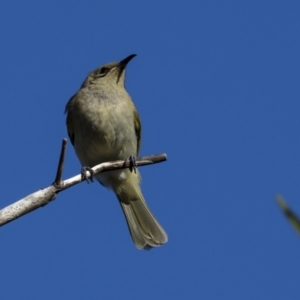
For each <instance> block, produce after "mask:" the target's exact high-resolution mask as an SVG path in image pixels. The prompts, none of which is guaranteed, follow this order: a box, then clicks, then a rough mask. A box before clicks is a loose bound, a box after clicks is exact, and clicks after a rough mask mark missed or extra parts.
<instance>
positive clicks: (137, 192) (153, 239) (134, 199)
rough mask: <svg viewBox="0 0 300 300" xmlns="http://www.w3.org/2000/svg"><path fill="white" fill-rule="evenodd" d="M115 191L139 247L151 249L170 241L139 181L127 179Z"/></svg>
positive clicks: (132, 235)
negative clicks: (151, 208) (150, 206)
mask: <svg viewBox="0 0 300 300" xmlns="http://www.w3.org/2000/svg"><path fill="white" fill-rule="evenodd" d="M115 193H116V195H117V197H118V199H119V201H120V204H121V207H122V209H123V212H124V215H125V217H126V221H127V225H128V228H129V231H130V234H131V237H132V239H133V242H134V243H135V245H136V247H137V248H139V249H151V248H152V247H158V246H161V245H163V244H165V243H166V242H167V241H168V236H167V234H166V232H165V231H164V229H163V228H162V226H161V225H160V224H159V223H158V222H157V220H156V219H155V218H154V216H153V215H152V213H151V211H150V209H149V208H148V206H147V203H146V201H145V199H144V197H143V195H142V192H141V189H140V187H139V184H138V182H132V181H131V180H130V181H127V182H126V183H124V184H123V185H122V186H121V187H120V186H119V187H118V189H116V190H115Z"/></svg>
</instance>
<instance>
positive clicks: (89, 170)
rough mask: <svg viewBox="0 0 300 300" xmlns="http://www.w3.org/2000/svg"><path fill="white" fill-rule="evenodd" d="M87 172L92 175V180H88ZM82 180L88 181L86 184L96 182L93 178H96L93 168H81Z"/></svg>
mask: <svg viewBox="0 0 300 300" xmlns="http://www.w3.org/2000/svg"><path fill="white" fill-rule="evenodd" d="M87 172H89V173H90V174H91V177H90V178H88V177H87ZM80 173H81V178H82V179H83V180H84V179H86V182H87V183H90V181H91V182H94V179H93V176H94V173H95V172H94V171H93V169H92V168H90V167H85V166H83V167H82V168H81V172H80Z"/></svg>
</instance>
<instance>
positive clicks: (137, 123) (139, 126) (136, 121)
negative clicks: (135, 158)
mask: <svg viewBox="0 0 300 300" xmlns="http://www.w3.org/2000/svg"><path fill="white" fill-rule="evenodd" d="M133 120H134V129H135V134H136V139H137V151H136V153H137V155H138V154H139V151H140V146H141V132H142V124H141V121H140V117H139V114H138V112H137V110H134V112H133Z"/></svg>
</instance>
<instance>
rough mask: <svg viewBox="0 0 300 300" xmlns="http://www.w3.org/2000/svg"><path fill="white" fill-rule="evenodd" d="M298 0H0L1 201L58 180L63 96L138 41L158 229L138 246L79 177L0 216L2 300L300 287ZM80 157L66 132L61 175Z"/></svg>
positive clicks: (147, 184) (131, 79) (113, 207)
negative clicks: (146, 246)
mask: <svg viewBox="0 0 300 300" xmlns="http://www.w3.org/2000/svg"><path fill="white" fill-rule="evenodd" d="M299 16H300V3H299V1H261V0H260V1H255V0H251V1H151V2H150V1H144V2H142V1H137V0H132V1H49V2H48V3H46V1H44V2H43V1H42V2H41V1H2V2H1V4H0V39H1V47H0V66H1V67H0V82H1V99H0V103H1V110H0V120H1V129H0V135H1V136H0V138H1V154H2V155H1V167H2V172H1V174H2V175H1V207H5V206H7V205H9V204H11V203H12V202H14V201H16V200H18V199H20V198H22V197H24V196H26V195H28V194H30V193H32V192H34V191H36V190H38V189H40V188H43V187H46V186H48V185H49V184H51V182H53V180H54V176H55V171H56V166H57V161H58V155H59V151H60V145H61V140H62V138H64V137H66V136H67V133H66V128H65V116H64V114H63V111H64V107H65V104H66V102H67V101H68V99H69V98H70V97H71V96H72V95H73V94H74V93H75V92H76V91H77V89H78V88H79V86H80V84H81V83H82V81H83V80H84V78H85V76H86V75H87V73H88V72H89V71H90V70H93V69H94V68H96V67H98V66H99V65H102V64H104V63H107V62H111V61H116V60H121V59H123V58H125V57H126V56H127V55H129V54H132V53H137V54H138V56H137V57H136V58H135V59H134V60H132V62H130V64H129V66H128V70H127V80H126V86H127V90H128V91H129V93H130V94H131V96H132V98H133V99H134V101H135V103H136V106H137V108H138V110H139V113H140V115H141V118H142V123H143V141H142V151H141V154H142V155H150V154H155V153H161V152H166V153H167V155H168V161H167V162H165V163H162V164H159V165H154V166H148V167H143V168H141V173H142V176H143V185H142V187H143V192H144V195H145V197H146V199H147V201H148V203H149V206H150V207H151V209H152V211H153V212H154V213H155V215H156V217H157V218H158V219H159V220H160V222H161V223H162V225H163V226H164V227H165V228H166V230H167V232H168V234H169V242H168V243H167V244H166V245H165V246H163V247H160V248H158V249H154V250H151V251H150V252H149V251H139V250H137V249H136V248H135V247H134V245H133V243H132V241H131V238H130V236H129V233H128V230H127V227H126V223H125V220H124V217H123V215H122V212H121V210H120V208H119V204H118V203H117V201H116V199H115V196H114V195H113V194H112V193H111V192H110V191H108V190H105V189H104V188H103V187H101V186H100V185H99V184H97V183H94V184H90V185H87V184H86V183H82V184H80V185H77V186H76V187H73V188H71V189H69V190H67V191H64V192H62V193H61V194H59V196H58V198H57V200H55V201H54V202H52V203H50V204H49V205H47V206H46V207H44V208H41V209H39V210H36V211H34V212H32V213H30V214H28V215H26V216H24V217H22V218H20V219H18V220H16V221H13V222H12V223H10V224H8V225H5V226H4V227H2V228H1V234H0V239H1V252H0V253H1V256H0V266H1V274H2V276H1V280H0V289H1V299H6V300H7V299H231V300H232V299H299V297H300V288H299V268H300V250H299V246H300V240H299V238H298V236H297V235H296V234H295V232H294V231H293V230H292V228H291V227H290V225H289V224H288V222H287V221H286V220H285V218H284V217H283V215H282V213H281V212H280V210H279V209H278V207H277V205H276V203H275V201H274V194H275V193H277V192H280V193H282V194H283V195H284V197H285V198H286V199H287V201H288V202H289V204H290V205H291V206H292V207H293V208H294V209H295V210H296V211H298V212H300V185H299V177H300V154H299V153H300V139H299V134H300V118H299V117H300V102H299V98H300V85H299V82H300V37H299V32H300V18H299ZM79 171H80V164H79V162H78V160H77V158H76V156H75V154H74V150H73V148H72V146H71V144H69V145H68V149H67V161H66V167H65V171H64V178H68V177H71V176H73V175H75V174H77V173H79Z"/></svg>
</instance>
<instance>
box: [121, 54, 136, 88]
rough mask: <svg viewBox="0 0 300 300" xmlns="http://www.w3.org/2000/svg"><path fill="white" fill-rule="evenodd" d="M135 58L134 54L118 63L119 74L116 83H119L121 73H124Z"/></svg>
mask: <svg viewBox="0 0 300 300" xmlns="http://www.w3.org/2000/svg"><path fill="white" fill-rule="evenodd" d="M135 56H136V54H131V55H129V56H127V57H126V58H124V59H123V60H121V61H120V62H119V66H118V69H119V74H118V79H117V83H118V82H119V80H120V77H121V75H122V73H123V72H124V70H125V68H126V66H127V64H128V63H129V62H130V61H131V60H132V59H133V58H134V57H135Z"/></svg>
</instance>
